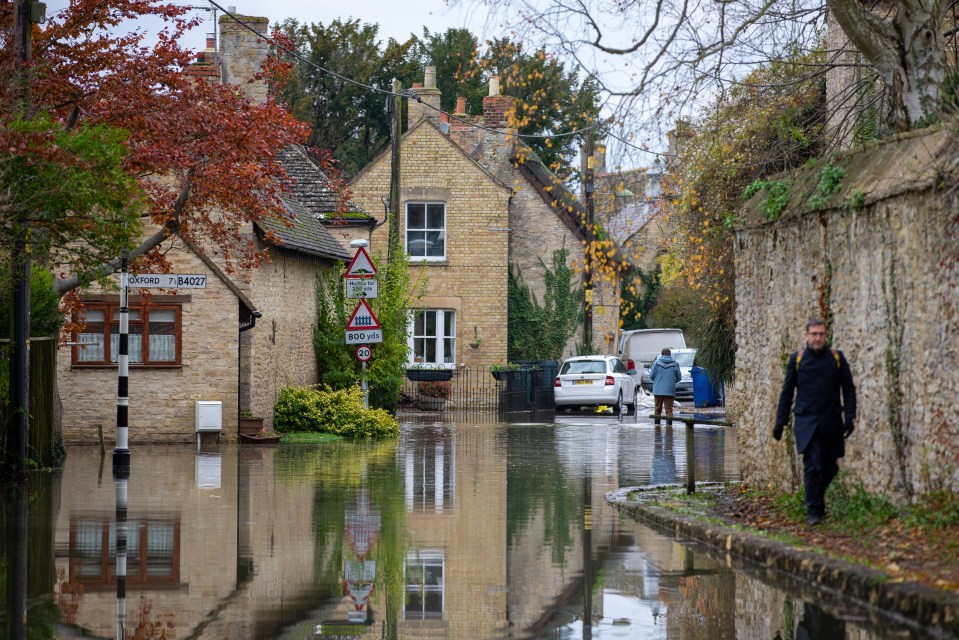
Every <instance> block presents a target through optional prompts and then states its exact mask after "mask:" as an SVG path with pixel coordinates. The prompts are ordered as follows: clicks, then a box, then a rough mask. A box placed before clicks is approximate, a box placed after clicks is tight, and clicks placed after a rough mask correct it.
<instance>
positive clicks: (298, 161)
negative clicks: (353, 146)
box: [278, 145, 373, 222]
mask: <svg viewBox="0 0 959 640" xmlns="http://www.w3.org/2000/svg"><path fill="white" fill-rule="evenodd" d="M278 157H279V160H280V163H281V164H282V165H283V168H284V169H285V170H286V173H287V175H288V176H289V178H290V183H289V187H290V190H291V191H292V192H293V194H294V195H295V196H296V199H297V200H299V201H300V202H301V203H302V204H303V206H304V207H306V208H307V210H309V211H310V212H311V213H313V214H314V215H316V216H321V215H324V214H325V215H326V218H327V219H329V214H331V213H335V212H337V211H339V208H340V203H339V202H338V200H337V196H336V193H335V192H334V191H333V189H332V187H331V186H330V181H329V179H328V178H327V177H326V174H325V173H323V170H322V169H320V167H319V166H318V165H317V164H316V162H315V161H314V160H313V159H312V158H310V156H309V154H308V153H307V152H306V149H304V148H303V147H302V146H300V145H291V146H289V147H287V148H286V149H284V150H283V151H281V152H280V153H279V155H278ZM346 213H350V214H362V215H360V216H356V215H351V216H350V219H351V220H358V221H360V222H362V221H363V220H372V219H373V218H371V217H370V216H369V215H367V214H366V212H365V211H363V209H361V208H360V206H359V205H358V204H356V203H355V202H353V200H347V201H346ZM321 219H323V218H321Z"/></svg>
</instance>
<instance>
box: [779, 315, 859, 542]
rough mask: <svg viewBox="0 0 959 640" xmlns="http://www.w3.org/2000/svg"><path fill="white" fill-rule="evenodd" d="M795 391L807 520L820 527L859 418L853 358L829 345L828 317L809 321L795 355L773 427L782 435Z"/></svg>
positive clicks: (796, 420) (795, 412)
mask: <svg viewBox="0 0 959 640" xmlns="http://www.w3.org/2000/svg"><path fill="white" fill-rule="evenodd" d="M794 393H795V396H796V406H795V408H794V410H793V413H794V416H795V418H794V421H793V430H794V431H795V433H796V450H797V451H798V452H799V453H801V454H802V456H803V491H804V494H805V502H806V516H807V521H808V522H809V524H810V525H813V526H814V525H817V524H819V523H820V521H821V520H822V517H823V515H824V514H825V511H826V503H825V500H824V498H825V495H826V489H828V488H829V483H830V482H832V480H833V478H835V477H836V474H837V473H838V472H839V465H838V464H837V462H836V461H837V460H838V459H839V458H842V457H843V456H844V455H845V454H846V446H845V439H846V438H848V437H849V436H850V435H852V432H853V424H854V422H855V420H856V387H855V385H854V384H853V382H852V372H850V370H849V363H848V362H846V358H845V357H844V356H843V354H842V351H839V350H837V349H831V348H826V323H825V322H823V321H822V320H819V319H814V320H810V321H809V322H807V323H806V348H805V349H802V350H800V351H797V352H796V353H793V354H792V355H791V356H789V362H788V363H787V364H786V379H785V381H783V388H782V392H781V393H780V394H779V407H778V408H777V410H776V427H775V428H774V429H773V437H774V438H775V439H776V440H779V439H780V438H782V436H783V429H784V428H785V426H786V423H787V422H788V421H789V408H790V406H791V405H792V404H793V394H794ZM840 393H841V395H842V398H841V399H840Z"/></svg>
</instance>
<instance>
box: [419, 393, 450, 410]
mask: <svg viewBox="0 0 959 640" xmlns="http://www.w3.org/2000/svg"><path fill="white" fill-rule="evenodd" d="M416 406H417V407H419V408H420V409H423V410H425V411H442V410H443V409H444V408H445V407H446V398H433V397H431V396H424V395H422V394H420V395H417V396H416Z"/></svg>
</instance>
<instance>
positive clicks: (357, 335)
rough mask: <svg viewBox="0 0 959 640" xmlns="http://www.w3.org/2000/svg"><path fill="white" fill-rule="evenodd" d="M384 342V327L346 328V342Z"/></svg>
mask: <svg viewBox="0 0 959 640" xmlns="http://www.w3.org/2000/svg"><path fill="white" fill-rule="evenodd" d="M380 342H383V330H382V329H364V330H362V331H350V330H349V329H347V330H346V344H373V343H377V344H378V343H380Z"/></svg>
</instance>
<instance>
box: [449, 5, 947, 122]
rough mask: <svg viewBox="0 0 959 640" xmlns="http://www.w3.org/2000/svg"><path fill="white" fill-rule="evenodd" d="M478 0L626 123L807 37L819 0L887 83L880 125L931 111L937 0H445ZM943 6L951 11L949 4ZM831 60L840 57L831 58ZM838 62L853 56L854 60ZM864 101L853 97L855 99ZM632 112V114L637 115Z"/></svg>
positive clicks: (820, 14) (663, 110) (814, 69)
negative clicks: (553, 55)
mask: <svg viewBox="0 0 959 640" xmlns="http://www.w3.org/2000/svg"><path fill="white" fill-rule="evenodd" d="M456 3H460V4H462V3H474V4H482V5H487V6H489V11H490V13H491V18H490V19H491V20H501V21H502V22H503V23H504V24H506V25H507V26H509V27H512V28H514V29H515V30H516V32H517V33H518V34H519V37H522V38H526V39H530V40H532V41H533V42H536V43H538V44H542V45H543V46H545V47H547V49H548V50H550V51H554V52H562V54H564V55H567V56H569V57H570V59H572V60H575V61H576V63H577V64H578V66H579V67H580V68H582V69H586V70H588V71H590V72H592V73H593V74H594V75H595V77H596V78H597V80H598V82H600V83H601V85H602V87H603V91H604V94H607V95H610V96H616V97H618V98H620V99H621V101H620V115H621V116H623V117H630V116H632V117H633V118H634V120H639V121H640V122H637V124H649V121H654V122H663V121H666V122H669V121H671V120H673V119H675V118H676V117H677V116H679V115H681V114H685V115H689V114H691V113H693V109H694V107H693V106H692V105H693V104H694V103H696V102H697V101H698V99H701V98H702V97H712V96H720V97H721V96H722V95H724V94H725V93H726V92H728V91H729V90H730V89H731V88H732V87H733V86H735V85H736V84H737V82H738V81H740V80H741V79H742V78H744V77H745V76H746V75H747V74H748V73H750V72H751V71H752V70H753V69H755V68H757V67H758V66H760V65H762V64H765V63H767V62H771V61H773V60H776V59H781V58H785V57H789V56H791V55H803V54H805V53H808V52H810V51H812V50H814V49H815V48H817V47H818V45H819V43H820V41H821V39H822V32H823V30H824V28H825V26H826V18H827V10H828V13H831V14H832V16H833V17H834V18H835V21H836V23H837V24H838V26H839V27H840V28H841V30H842V32H843V33H844V34H845V36H846V37H847V38H848V40H849V42H850V43H851V45H852V47H853V48H855V50H857V51H858V52H860V53H861V59H862V64H863V66H865V67H868V68H870V69H873V70H874V71H875V72H876V73H877V74H878V76H879V77H880V78H881V81H882V85H883V86H884V90H885V92H887V93H888V100H887V101H886V104H887V109H888V112H887V117H888V120H889V121H890V122H891V123H892V126H894V127H895V128H898V129H908V128H911V127H914V126H917V125H921V124H922V123H924V122H928V121H930V119H932V118H934V117H935V116H936V115H937V113H938V110H939V108H940V91H941V89H942V86H943V81H944V80H945V78H946V75H947V68H946V57H945V54H944V52H945V50H946V48H947V47H946V45H947V40H949V39H952V40H951V41H952V42H955V41H954V38H955V36H956V30H955V29H954V28H950V27H951V26H952V25H953V24H954V23H955V20H954V19H953V20H952V21H948V23H944V21H943V18H944V16H945V13H946V9H947V8H948V7H950V5H948V4H947V3H946V2H945V0H915V1H913V0H897V1H893V2H888V3H878V2H876V3H872V2H865V3H864V2H861V1H860V0H800V1H799V2H794V1H787V0H745V1H744V2H735V3H729V2H715V3H706V4H702V3H699V4H692V3H689V2H687V1H686V0H654V1H653V2H651V3H646V2H637V1H635V0H627V1H625V2H616V3H593V2H588V1H585V0H581V1H575V2H567V1H566V0H515V1H513V2H509V3H499V2H493V1H491V0H456V2H454V4H456ZM953 18H955V16H953ZM841 46H844V45H838V44H837V46H834V47H833V48H832V50H830V51H828V52H827V57H826V59H825V60H824V61H823V62H822V63H820V64H817V65H815V66H811V67H808V68H807V69H806V75H807V76H816V75H820V74H822V73H823V71H825V69H827V68H829V67H835V66H838V65H839V64H840V54H841V53H842V52H841V51H840V48H841ZM841 64H847V63H846V62H842V63H841ZM850 64H856V63H855V61H853V62H851V63H850ZM868 81H869V79H867V78H864V77H860V78H859V79H858V80H857V82H856V83H855V84H858V87H855V86H852V85H853V83H848V84H847V86H844V87H840V91H841V92H843V93H844V95H843V96H842V97H840V99H839V102H841V103H848V102H850V101H861V100H862V98H863V95H862V92H859V91H858V90H859V89H861V88H862V87H863V86H865V83H867V82H868ZM867 105H868V102H859V106H860V107H862V108H865V107H866V106H867ZM637 114H640V115H639V116H638V117H637Z"/></svg>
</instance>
